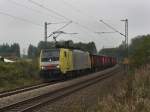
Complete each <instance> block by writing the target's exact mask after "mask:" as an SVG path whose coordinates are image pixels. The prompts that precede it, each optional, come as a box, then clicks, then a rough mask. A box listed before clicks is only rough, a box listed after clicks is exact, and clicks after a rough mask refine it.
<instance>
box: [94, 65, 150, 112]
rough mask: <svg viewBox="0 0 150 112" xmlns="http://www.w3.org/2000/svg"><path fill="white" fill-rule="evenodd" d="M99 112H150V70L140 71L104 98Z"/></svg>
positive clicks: (99, 106)
mask: <svg viewBox="0 0 150 112" xmlns="http://www.w3.org/2000/svg"><path fill="white" fill-rule="evenodd" d="M96 110H97V112H150V68H146V69H138V70H135V71H134V72H132V73H130V74H128V76H127V78H125V79H124V80H123V81H122V82H118V85H117V87H116V88H115V93H113V92H112V93H110V94H108V95H106V96H104V97H103V98H102V99H101V100H100V101H98V104H97V109H96Z"/></svg>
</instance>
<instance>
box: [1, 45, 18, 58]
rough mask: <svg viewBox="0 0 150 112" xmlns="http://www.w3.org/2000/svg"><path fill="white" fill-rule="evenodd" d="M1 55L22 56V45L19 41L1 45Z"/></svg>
mask: <svg viewBox="0 0 150 112" xmlns="http://www.w3.org/2000/svg"><path fill="white" fill-rule="evenodd" d="M0 56H4V57H20V46H19V44H18V43H14V44H12V45H8V44H3V45H0Z"/></svg>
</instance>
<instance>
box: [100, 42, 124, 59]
mask: <svg viewBox="0 0 150 112" xmlns="http://www.w3.org/2000/svg"><path fill="white" fill-rule="evenodd" d="M99 54H101V55H108V56H114V57H117V58H118V59H119V60H122V59H123V58H124V57H125V56H127V52H126V49H125V43H124V41H123V42H122V44H121V45H120V46H119V47H116V48H103V49H102V50H100V51H99Z"/></svg>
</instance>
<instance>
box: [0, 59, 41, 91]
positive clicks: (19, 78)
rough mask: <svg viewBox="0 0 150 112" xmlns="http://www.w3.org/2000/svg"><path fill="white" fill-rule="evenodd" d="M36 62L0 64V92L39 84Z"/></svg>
mask: <svg viewBox="0 0 150 112" xmlns="http://www.w3.org/2000/svg"><path fill="white" fill-rule="evenodd" d="M39 82H40V79H39V76H38V66H37V63H36V61H31V62H28V61H19V62H15V63H4V62H0V91H4V90H9V89H14V88H18V87H23V86H29V85H32V84H36V83H39Z"/></svg>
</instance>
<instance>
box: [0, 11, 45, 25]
mask: <svg viewBox="0 0 150 112" xmlns="http://www.w3.org/2000/svg"><path fill="white" fill-rule="evenodd" d="M0 14H1V15H4V16H8V17H11V18H13V19H17V20H20V21H24V22H27V23H30V24H33V25H36V26H40V27H43V25H41V24H38V23H34V22H33V21H30V20H28V19H24V18H21V17H18V16H14V15H12V14H8V13H6V12H2V11H0Z"/></svg>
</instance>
